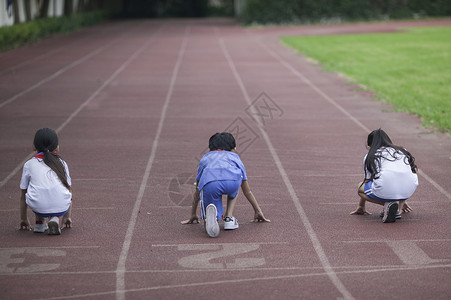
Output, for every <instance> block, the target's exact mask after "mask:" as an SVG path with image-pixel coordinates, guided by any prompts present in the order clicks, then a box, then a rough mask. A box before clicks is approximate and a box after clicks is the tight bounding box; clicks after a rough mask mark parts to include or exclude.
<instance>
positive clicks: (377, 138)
mask: <svg viewBox="0 0 451 300" xmlns="http://www.w3.org/2000/svg"><path fill="white" fill-rule="evenodd" d="M367 145H368V146H369V147H371V148H370V150H369V151H368V155H367V156H366V159H365V179H366V178H367V172H370V173H371V175H372V176H371V178H370V180H373V179H375V178H378V177H379V176H378V171H377V170H378V169H379V170H380V166H381V158H382V153H381V151H378V150H379V149H380V148H381V147H390V148H393V149H395V151H394V152H388V153H389V154H390V156H391V157H392V158H393V160H391V159H389V160H390V161H395V160H396V159H397V155H405V158H404V163H405V164H406V165H410V169H411V170H412V172H413V173H416V172H417V166H416V165H415V157H413V156H412V154H410V152H409V151H407V150H406V149H404V148H403V147H401V146H396V145H393V143H392V141H391V140H390V138H389V137H388V135H387V133H385V131H383V130H382V129H380V128H379V129H377V130H373V131H372V132H371V133H370V134H369V135H368V138H367ZM386 159H388V158H386Z"/></svg>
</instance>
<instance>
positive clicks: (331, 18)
mask: <svg viewBox="0 0 451 300" xmlns="http://www.w3.org/2000/svg"><path fill="white" fill-rule="evenodd" d="M440 16H451V1H450V0H428V1H425V0H340V1H337V0H277V1H272V0H246V1H245V3H244V5H243V13H242V16H241V19H242V21H243V22H244V23H245V24H281V23H317V22H340V21H344V20H346V21H355V20H357V21H364V20H379V19H401V18H403V19H410V18H421V17H440Z"/></svg>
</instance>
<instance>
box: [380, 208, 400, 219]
mask: <svg viewBox="0 0 451 300" xmlns="http://www.w3.org/2000/svg"><path fill="white" fill-rule="evenodd" d="M383 217H384V210H381V213H380V214H379V218H383ZM401 218H402V217H401V213H400V212H399V210H398V211H397V212H396V220H399V219H401Z"/></svg>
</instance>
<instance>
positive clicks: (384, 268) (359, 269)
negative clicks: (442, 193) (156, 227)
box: [0, 264, 451, 291]
mask: <svg viewBox="0 0 451 300" xmlns="http://www.w3.org/2000/svg"><path fill="white" fill-rule="evenodd" d="M431 267H432V268H451V264H434V265H429V266H425V265H420V264H415V265H380V266H336V267H335V268H336V269H340V270H343V271H338V272H337V273H344V272H350V271H346V270H352V271H351V272H353V273H365V272H367V271H368V272H369V271H379V272H380V271H387V270H389V271H399V270H405V269H414V270H422V269H430V268H431ZM318 270H323V268H322V267H274V268H227V269H202V272H208V273H218V274H222V273H224V272H247V273H249V272H251V273H252V272H258V273H261V271H318ZM199 271H200V269H173V270H164V269H154V270H128V271H126V273H127V274H143V273H198V272H199ZM115 273H116V271H114V270H105V271H72V272H71V271H67V272H64V271H62V272H55V271H51V273H50V272H48V271H45V272H27V273H10V272H8V273H0V276H11V277H12V276H36V275H46V276H60V275H91V274H93V275H100V274H115ZM313 274H315V275H314V276H316V273H313ZM321 274H324V275H326V273H324V272H322V273H321ZM303 275H304V276H307V275H309V273H304V274H303ZM126 291H127V290H126Z"/></svg>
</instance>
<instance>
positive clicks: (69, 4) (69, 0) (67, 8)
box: [64, 0, 74, 17]
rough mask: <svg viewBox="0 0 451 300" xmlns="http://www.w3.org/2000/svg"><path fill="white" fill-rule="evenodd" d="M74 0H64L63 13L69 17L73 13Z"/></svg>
mask: <svg viewBox="0 0 451 300" xmlns="http://www.w3.org/2000/svg"><path fill="white" fill-rule="evenodd" d="M73 7H74V1H73V0H64V15H65V16H66V17H69V16H70V15H72V13H73Z"/></svg>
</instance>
